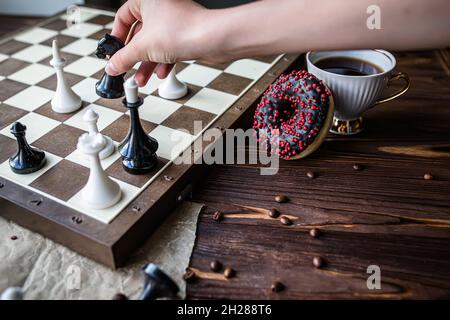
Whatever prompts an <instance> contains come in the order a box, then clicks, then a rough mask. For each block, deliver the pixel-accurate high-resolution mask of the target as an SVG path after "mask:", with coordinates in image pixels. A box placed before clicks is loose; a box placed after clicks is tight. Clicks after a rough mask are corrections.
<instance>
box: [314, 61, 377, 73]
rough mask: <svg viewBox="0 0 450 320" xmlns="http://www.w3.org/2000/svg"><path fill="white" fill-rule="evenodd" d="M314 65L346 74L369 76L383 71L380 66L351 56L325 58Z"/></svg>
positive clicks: (332, 71)
mask: <svg viewBox="0 0 450 320" xmlns="http://www.w3.org/2000/svg"><path fill="white" fill-rule="evenodd" d="M314 65H315V66H316V67H318V68H320V69H322V70H325V71H328V72H331V73H336V74H341V75H344V76H369V75H373V74H378V73H382V72H383V70H382V69H381V68H380V67H379V66H376V65H374V64H372V63H370V62H368V61H364V60H360V59H357V58H350V57H329V58H323V59H321V60H319V61H317V62H316V63H314Z"/></svg>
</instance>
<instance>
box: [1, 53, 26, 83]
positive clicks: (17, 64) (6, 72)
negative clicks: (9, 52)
mask: <svg viewBox="0 0 450 320" xmlns="http://www.w3.org/2000/svg"><path fill="white" fill-rule="evenodd" d="M0 46H1V45H0ZM28 65H30V63H28V62H25V61H22V60H17V59H14V58H10V59H6V60H5V61H2V62H0V76H4V77H7V76H10V75H11V74H13V73H14V72H17V71H19V70H20V69H23V68H25V67H26V66H28Z"/></svg>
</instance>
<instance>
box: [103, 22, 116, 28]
mask: <svg viewBox="0 0 450 320" xmlns="http://www.w3.org/2000/svg"><path fill="white" fill-rule="evenodd" d="M113 25H114V21H111V22H109V23H107V24H105V25H104V26H103V28H105V29H112V28H113Z"/></svg>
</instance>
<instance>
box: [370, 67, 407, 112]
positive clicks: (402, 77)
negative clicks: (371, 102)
mask: <svg viewBox="0 0 450 320" xmlns="http://www.w3.org/2000/svg"><path fill="white" fill-rule="evenodd" d="M395 80H403V81H405V84H404V86H403V88H401V89H400V90H399V91H397V92H394V93H392V94H391V95H389V96H388V97H386V98H383V99H381V100H377V101H376V102H375V105H378V104H382V103H385V102H388V101H391V100H394V99H395V98H398V97H400V96H401V95H402V94H404V93H405V92H406V91H408V89H409V87H410V85H411V80H410V79H409V76H408V75H407V74H406V73H403V72H399V73H394V74H393V75H392V76H391V78H390V79H389V81H388V83H387V87H388V88H389V86H390V85H391V83H392V81H395Z"/></svg>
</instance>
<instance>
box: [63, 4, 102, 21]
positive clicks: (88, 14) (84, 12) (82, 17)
mask: <svg viewBox="0 0 450 320" xmlns="http://www.w3.org/2000/svg"><path fill="white" fill-rule="evenodd" d="M96 15H98V13H97V12H95V11H91V10H89V9H87V8H81V7H76V9H74V10H73V12H72V13H71V14H64V15H63V16H62V17H61V19H63V20H69V21H79V22H84V21H86V20H89V19H91V18H93V17H95V16H96Z"/></svg>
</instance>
